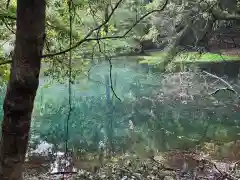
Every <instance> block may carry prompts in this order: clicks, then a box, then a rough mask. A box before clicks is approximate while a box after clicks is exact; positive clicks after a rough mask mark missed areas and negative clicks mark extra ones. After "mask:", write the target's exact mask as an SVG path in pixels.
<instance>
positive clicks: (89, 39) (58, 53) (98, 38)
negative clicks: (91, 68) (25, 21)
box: [42, 0, 169, 58]
mask: <svg viewBox="0 0 240 180" xmlns="http://www.w3.org/2000/svg"><path fill="white" fill-rule="evenodd" d="M122 1H123V0H119V2H118V3H117V4H116V5H115V7H114V8H113V10H112V12H111V13H110V15H109V16H108V18H107V19H106V20H105V21H104V22H103V23H102V24H101V25H99V26H97V27H96V28H94V29H92V30H91V31H89V33H88V34H87V35H86V36H85V37H84V38H83V39H82V40H80V41H79V42H77V43H76V44H75V45H73V46H72V47H70V48H67V49H65V50H63V51H61V52H57V53H52V54H45V55H43V56H42V58H49V57H53V56H57V55H61V54H64V53H67V52H68V51H70V50H72V49H75V48H77V47H78V46H80V45H81V44H83V43H84V42H89V41H99V40H104V39H120V38H125V37H126V35H127V34H128V33H129V32H131V31H132V29H133V28H134V27H135V26H136V25H137V24H138V23H139V22H140V21H142V20H143V19H144V18H146V17H147V16H149V15H150V14H152V13H154V12H160V11H163V10H164V9H165V7H166V6H167V4H168V1H169V0H166V1H165V3H164V5H163V7H162V8H161V9H156V10H152V11H150V12H148V13H146V14H145V15H143V16H141V17H140V18H139V19H138V20H137V21H136V22H135V23H134V24H133V25H132V26H131V27H130V28H129V29H128V30H127V31H126V32H125V33H124V34H122V35H117V36H105V37H96V38H89V36H91V35H92V33H93V32H94V31H97V30H99V29H100V28H102V27H103V26H104V25H106V24H107V23H108V22H109V20H110V18H111V17H112V15H113V13H114V12H115V10H116V9H117V8H118V6H119V5H120V3H121V2H122Z"/></svg>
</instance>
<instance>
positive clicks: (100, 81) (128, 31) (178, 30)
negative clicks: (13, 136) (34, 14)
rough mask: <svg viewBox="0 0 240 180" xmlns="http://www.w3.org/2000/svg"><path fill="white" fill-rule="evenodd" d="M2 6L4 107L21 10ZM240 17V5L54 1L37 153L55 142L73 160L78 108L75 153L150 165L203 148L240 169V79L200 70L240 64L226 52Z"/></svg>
mask: <svg viewBox="0 0 240 180" xmlns="http://www.w3.org/2000/svg"><path fill="white" fill-rule="evenodd" d="M0 3H1V5H2V6H1V7H0V20H1V21H0V44H1V47H0V64H1V65H0V75H1V81H0V82H1V104H3V102H4V99H3V97H4V94H5V92H6V84H7V82H8V81H9V77H11V76H10V66H9V64H10V63H11V62H12V60H11V59H13V60H14V56H13V54H14V53H13V49H14V45H15V39H16V37H15V35H16V32H18V30H19V29H17V24H16V20H17V18H18V17H17V16H16V11H17V5H19V4H18V3H21V1H20V0H19V1H17V0H10V1H4V0H0ZM239 8H240V7H239V2H238V1H235V0H200V1H199V0H194V1H190V0H159V1H158V0H153V1H149V0H135V1H132V0H125V1H123V0H118V1H117V0H112V1H108V0H106V1H103V0H91V1H87V0H84V1H83V0H72V1H69V2H68V1H60V0H54V1H47V3H46V22H45V24H46V39H45V42H44V43H45V44H44V48H43V55H42V56H41V62H42V67H41V73H40V86H39V88H38V93H37V97H36V100H35V106H34V110H33V114H32V124H31V141H30V145H29V146H30V147H29V149H30V150H31V149H32V148H33V149H36V147H37V145H39V144H40V143H41V142H42V141H46V142H48V143H50V144H53V145H54V146H55V148H56V151H64V150H66V149H65V148H66V147H65V143H66V135H67V134H66V133H67V132H66V122H67V119H68V112H69V106H70V105H71V108H72V109H71V114H70V118H69V121H68V124H69V135H68V136H67V138H68V145H69V146H68V148H69V150H70V151H73V152H75V151H79V150H81V151H83V150H84V151H87V152H88V153H96V152H97V153H99V151H100V150H99V148H100V147H99V146H100V144H101V143H103V144H104V149H105V150H108V152H109V153H113V152H115V153H122V152H124V153H126V152H130V153H134V154H137V156H139V157H140V158H150V155H149V153H150V152H153V153H154V154H157V153H159V152H169V151H171V150H174V149H175V150H176V149H180V150H189V149H192V148H193V149H196V148H197V149H198V150H202V151H204V152H206V153H210V154H211V155H212V156H215V158H216V157H218V158H220V159H221V158H223V157H224V158H228V159H231V160H238V159H239V158H240V154H239V153H235V154H231V153H229V152H230V151H234V152H235V151H236V150H235V149H236V148H237V147H238V145H239V142H238V141H237V140H238V139H239V127H240V121H239V115H238V114H239V113H238V111H239V99H238V93H239V89H238V87H239V82H238V79H237V78H236V77H235V78H233V79H229V78H227V77H223V78H221V77H217V76H215V75H212V74H210V73H208V72H205V71H202V69H201V68H200V69H198V67H196V66H194V68H192V65H194V62H204V63H206V62H207V63H208V62H210V63H212V62H225V61H226V60H228V63H231V61H232V60H234V61H236V60H239V59H238V58H239V56H236V55H228V54H227V53H226V54H223V55H222V54H221V53H222V52H223V51H222V48H221V47H220V46H219V47H216V45H217V44H220V43H222V42H223V43H224V44H226V47H227V48H226V49H229V47H230V48H238V47H239V45H238V43H239V42H238V37H237V36H236V37H235V36H231V37H230V35H231V33H232V34H234V33H235V31H236V29H238V28H239V22H238V20H239V18H240V15H239ZM69 16H70V17H69ZM70 20H71V21H70ZM69 21H70V22H71V23H70V22H69ZM69 23H70V24H69ZM25 28H26V27H25ZM29 33H31V32H29ZM226 34H227V35H226ZM237 35H238V34H237ZM69 36H71V38H69ZM238 36H239V35H238ZM229 39H230V40H229ZM70 41H71V44H69V43H70ZM70 46H71V47H70ZM33 49H34V48H33ZM70 50H71V59H72V63H71V64H69V54H68V53H69V51H70ZM153 51H154V52H153ZM207 52H208V53H207ZM224 52H225V50H224ZM20 54H21V53H20ZM30 54H31V53H30ZM18 55H19V54H18ZM189 62H190V65H189ZM177 63H178V64H177ZM141 64H143V65H141ZM145 64H148V65H147V68H146V67H145ZM186 64H188V67H190V66H191V71H186V70H189V69H188V68H186V66H185V65H186ZM70 66H71V67H70ZM176 66H178V67H176ZM13 67H14V66H13ZM153 67H154V68H153ZM13 69H14V68H13ZM149 69H150V70H149ZM176 69H178V71H179V69H180V71H181V72H176ZM165 70H168V71H167V72H165ZM169 70H170V72H169ZM173 70H174V71H173ZM153 71H154V72H155V73H153ZM12 72H13V70H12ZM160 72H161V73H160ZM162 72H164V73H162ZM70 75H71V77H69V76H70ZM69 78H70V80H71V82H70V85H71V87H70V89H71V92H70V90H69V89H68V87H67V80H68V79H69ZM35 80H36V79H35ZM228 80H229V82H228ZM9 82H11V78H10V81H9ZM229 83H230V84H229ZM9 84H11V83H9ZM232 84H234V85H232ZM9 89H11V88H9ZM218 91H219V92H218ZM69 93H71V97H72V100H71V102H68V98H69V96H68V95H69ZM69 103H70V104H69ZM0 114H1V115H2V116H4V113H3V111H0ZM5 114H6V112H5ZM233 142H234V143H235V144H234V145H236V147H235V146H234V145H232V143H233ZM209 146H211V147H210V148H209ZM212 146H214V148H213V147H212ZM234 148H235V149H234ZM100 149H101V148H100ZM233 149H234V150H233Z"/></svg>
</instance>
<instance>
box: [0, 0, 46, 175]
mask: <svg viewBox="0 0 240 180" xmlns="http://www.w3.org/2000/svg"><path fill="white" fill-rule="evenodd" d="M45 3H46V2H45V0H17V31H16V42H15V49H14V55H13V59H12V65H11V74H10V79H9V82H8V87H7V92H6V97H5V100H4V105H3V110H4V119H3V123H2V138H1V149H0V150H1V152H0V158H1V159H0V160H1V165H0V179H1V180H19V179H22V177H21V176H22V164H23V163H24V160H25V154H26V151H27V147H28V137H29V129H30V125H31V115H32V110H33V104H34V99H35V96H36V91H37V88H38V84H39V71H40V64H41V62H40V61H41V55H42V50H43V44H44V39H45V8H46V4H45Z"/></svg>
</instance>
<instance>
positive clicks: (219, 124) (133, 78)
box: [0, 61, 240, 152]
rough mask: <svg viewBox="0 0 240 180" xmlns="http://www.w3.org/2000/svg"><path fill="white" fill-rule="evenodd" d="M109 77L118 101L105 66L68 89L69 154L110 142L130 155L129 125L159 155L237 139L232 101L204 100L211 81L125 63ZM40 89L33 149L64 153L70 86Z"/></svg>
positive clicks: (238, 128) (115, 64)
mask: <svg viewBox="0 0 240 180" xmlns="http://www.w3.org/2000/svg"><path fill="white" fill-rule="evenodd" d="M124 62H125V63H124ZM112 75H113V78H112V80H113V87H114V90H115V92H116V94H117V96H118V97H119V98H120V99H121V101H119V100H118V99H117V98H115V97H114V96H113V93H112V92H111V89H110V86H109V83H108V84H107V81H108V80H107V78H108V76H109V65H108V63H101V64H100V65H97V66H94V67H93V68H92V69H91V71H90V79H89V78H87V77H81V78H79V79H78V82H77V83H76V84H74V85H73V86H72V107H73V109H72V112H71V116H70V120H69V147H70V148H73V147H77V148H81V149H85V150H87V151H93V152H94V151H97V149H98V145H99V142H100V141H103V142H105V141H106V139H111V141H112V143H113V146H114V150H115V151H123V150H124V151H125V150H128V148H129V147H128V146H129V139H131V137H129V134H130V132H131V131H132V129H131V128H132V127H130V125H129V123H130V122H132V123H133V126H134V127H133V131H134V133H135V135H136V136H137V138H138V141H139V140H140V142H142V144H143V146H146V147H149V148H152V149H154V150H160V151H165V150H169V149H174V148H188V147H194V146H196V145H198V144H199V143H202V142H204V141H210V140H214V141H222V142H228V141H233V140H236V139H239V132H240V119H239V118H240V115H239V111H238V109H236V106H235V104H236V103H237V102H235V98H234V97H233V98H232V99H230V98H229V94H224V95H223V96H226V97H227V96H228V98H227V100H226V98H225V99H224V98H222V97H220V99H219V98H218V99H217V98H216V97H214V98H212V97H211V98H210V97H209V96H208V93H209V92H210V91H212V90H213V89H214V88H217V87H221V86H222V85H221V84H219V83H218V84H216V83H215V85H212V81H213V80H211V79H210V80H206V77H204V78H202V77H201V76H200V75H199V74H194V73H189V74H168V75H161V74H152V73H150V72H148V73H147V72H146V69H143V68H142V67H140V66H138V65H136V63H129V62H128V61H121V62H120V61H114V62H113V71H112ZM45 80H46V79H45ZM214 81H215V80H214ZM206 84H208V86H207V85H206ZM43 85H44V79H41V81H40V88H39V90H38V93H37V97H36V101H35V108H34V111H33V122H32V129H31V134H32V143H39V142H40V140H41V141H46V142H48V143H51V144H55V145H57V148H59V149H63V147H64V142H65V138H66V132H65V131H64V127H65V122H66V120H67V116H68V110H69V106H68V85H67V83H66V84H58V83H53V84H52V85H51V86H50V87H45V88H44V87H43ZM230 96H232V95H230ZM221 98H222V99H221ZM0 113H2V111H1V112H0ZM126 139H127V140H126ZM136 141H137V140H136Z"/></svg>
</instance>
